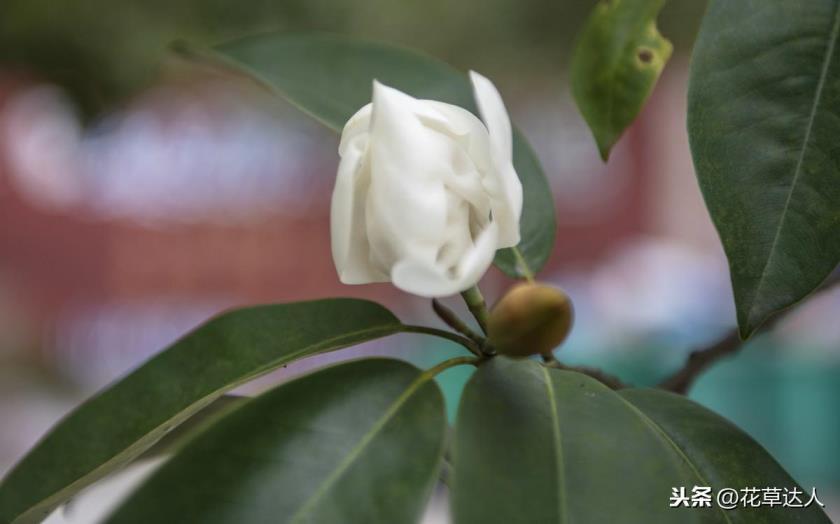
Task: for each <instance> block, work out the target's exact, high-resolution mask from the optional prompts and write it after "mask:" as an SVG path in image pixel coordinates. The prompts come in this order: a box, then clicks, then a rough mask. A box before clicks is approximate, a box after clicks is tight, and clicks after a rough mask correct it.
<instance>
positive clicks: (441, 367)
mask: <svg viewBox="0 0 840 524" xmlns="http://www.w3.org/2000/svg"><path fill="white" fill-rule="evenodd" d="M483 360H484V358H482V357H479V358H475V357H456V358H450V359H449V360H444V361H443V362H441V363H440V364H438V365H437V366H435V367H432V368H429V369H427V370H426V371H424V372H423V375H421V379H431V378H433V377H435V376H436V375H439V374H441V373H443V372H444V371H446V370H447V369H449V368H454V367H455V366H463V365H464V364H471V365H473V366H477V365H479V364H481V362H482V361H483Z"/></svg>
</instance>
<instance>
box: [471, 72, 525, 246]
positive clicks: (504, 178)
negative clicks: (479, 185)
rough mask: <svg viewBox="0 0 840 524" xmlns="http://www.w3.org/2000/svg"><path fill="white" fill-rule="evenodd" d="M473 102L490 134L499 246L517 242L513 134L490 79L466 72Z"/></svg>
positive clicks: (519, 189) (519, 185) (519, 207)
mask: <svg viewBox="0 0 840 524" xmlns="http://www.w3.org/2000/svg"><path fill="white" fill-rule="evenodd" d="M470 80H471V81H472V84H473V91H474V93H475V100H476V103H477V104H478V110H479V112H480V113H481V118H482V119H483V120H484V123H485V125H486V126H487V131H488V133H489V134H490V157H491V159H492V161H493V164H494V168H495V169H493V171H494V173H495V174H496V176H497V180H498V184H499V187H498V189H495V190H494V191H493V194H494V197H495V200H496V201H497V205H496V206H494V208H493V211H494V219H495V220H496V221H497V222H498V224H499V247H511V246H515V245H516V244H518V243H519V239H520V236H519V218H520V216H521V215H522V183H521V182H520V181H519V177H518V176H517V174H516V170H515V169H514V167H513V131H512V128H511V124H510V118H509V117H508V114H507V110H506V109H505V105H504V102H502V97H501V95H500V94H499V92H498V91H497V90H496V87H495V86H494V85H493V83H492V82H490V80H488V79H487V78H485V77H483V76H481V75H480V74H478V73H476V72H475V71H470Z"/></svg>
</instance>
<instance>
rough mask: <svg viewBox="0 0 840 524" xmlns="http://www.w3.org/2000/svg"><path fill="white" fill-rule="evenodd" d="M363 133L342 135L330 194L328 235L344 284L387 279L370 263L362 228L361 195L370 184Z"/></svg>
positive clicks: (363, 201)
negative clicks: (347, 136) (339, 158)
mask: <svg viewBox="0 0 840 524" xmlns="http://www.w3.org/2000/svg"><path fill="white" fill-rule="evenodd" d="M367 140H368V137H367V135H366V134H362V133H359V134H356V136H355V137H353V138H352V139H349V140H345V139H344V137H342V146H343V148H342V152H341V162H340V163H339V165H338V176H337V177H336V181H335V188H334V189H333V194H332V209H331V210H330V238H331V240H332V255H333V262H334V263H335V268H336V271H337V272H338V278H339V279H340V280H341V281H342V282H343V283H345V284H367V283H370V282H387V281H388V275H387V274H386V273H383V272H382V271H379V270H377V269H376V268H375V267H373V266H372V264H371V263H370V246H369V243H368V239H367V231H366V228H365V199H366V194H367V191H368V187H369V186H370V169H369V166H367V165H366V162H365V154H366V152H367Z"/></svg>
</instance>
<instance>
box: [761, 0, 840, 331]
mask: <svg viewBox="0 0 840 524" xmlns="http://www.w3.org/2000/svg"><path fill="white" fill-rule="evenodd" d="M838 33H840V3H837V4H836V5H835V7H834V21H833V23H832V26H831V32H830V33H829V36H828V38H829V41H828V46H827V48H826V52H825V56H824V57H823V63H822V67H821V69H820V77H819V79H818V81H817V88H816V91H815V93H814V102H813V104H812V105H811V112H810V114H809V116H808V123H807V125H806V129H805V137H804V139H803V142H802V148H801V149H800V151H799V157H798V159H797V161H796V169H795V170H794V174H793V180H792V181H791V184H790V189H789V190H788V194H787V197H786V198H785V205H784V207H783V208H782V213H781V216H780V217H779V223H778V224H777V226H776V231H775V233H774V235H773V242H772V244H771V245H770V250H769V251H768V255H767V260H766V261H765V263H764V268H762V270H761V276H759V279H758V285H757V286H756V290H755V293H754V294H753V297H752V300H751V301H750V308H749V313H748V314H747V324H748V326H750V327H751V326H752V324H753V322H752V317H753V316H754V315H755V305H756V302H757V301H758V299H759V298H760V297H761V295H762V290H763V289H764V287H765V283H766V282H767V272H768V270H769V268H770V266H771V261H772V260H773V259H774V255H775V254H776V252H777V251H776V248H777V246H778V243H779V238H780V237H781V232H782V229H784V225H785V221H786V218H787V214H788V209H789V208H790V203H791V201H792V200H793V193H794V192H795V191H796V186H797V183H798V182H799V177H800V175H801V174H802V166H803V164H804V162H805V155H806V153H807V151H808V144H809V143H810V141H811V133H812V131H813V128H814V121H815V120H816V116H817V110H818V109H819V107H820V103H821V102H822V96H823V90H824V89H825V82H826V78H827V77H828V69H829V66H830V64H831V61H832V59H833V57H834V50H835V47H836V44H837V37H838Z"/></svg>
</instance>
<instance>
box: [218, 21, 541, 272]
mask: <svg viewBox="0 0 840 524" xmlns="http://www.w3.org/2000/svg"><path fill="white" fill-rule="evenodd" d="M218 51H219V52H220V53H221V55H222V56H224V57H225V58H226V59H227V60H229V61H232V62H233V63H235V64H237V65H238V66H239V67H241V68H242V69H243V70H245V71H247V72H249V73H250V74H252V75H253V76H254V77H256V78H257V79H259V80H261V81H262V82H263V83H265V84H266V85H268V86H270V87H271V88H273V90H275V91H276V92H277V93H278V94H280V95H281V96H282V97H284V98H286V99H287V100H289V101H290V102H291V103H293V104H295V105H296V106H297V107H299V108H301V109H302V110H303V111H304V112H306V113H308V114H309V115H311V116H313V117H314V118H316V119H317V120H319V121H321V122H323V123H324V124H326V125H327V126H328V127H330V128H331V129H333V130H335V131H338V132H340V131H341V129H342V128H343V127H344V124H345V123H346V122H347V120H348V119H349V118H350V117H351V116H352V115H353V114H354V113H355V112H356V111H358V110H359V109H360V108H361V107H362V106H364V105H365V104H368V103H369V102H370V100H371V89H372V84H373V80H374V79H377V80H379V81H380V82H382V83H384V84H386V85H389V86H391V87H395V88H397V89H399V90H401V91H404V92H406V93H409V94H411V95H412V96H415V97H418V98H425V99H432V100H439V101H443V102H448V103H450V104H455V105H458V106H461V107H464V108H466V109H469V110H470V111H472V112H473V113H477V111H476V109H475V102H474V100H473V96H472V88H471V87H470V84H469V81H468V80H467V77H466V75H464V74H462V73H461V72H459V71H458V70H456V69H454V68H453V67H451V66H449V65H448V64H446V63H444V62H441V61H440V60H437V59H435V58H432V57H430V56H427V55H424V54H421V53H418V52H416V51H412V50H408V49H404V48H401V47H395V46H390V45H386V44H382V43H378V42H370V41H365V40H359V39H356V38H351V37H346V36H340V35H330V34H318V33H315V34H311V33H309V34H268V35H261V36H255V37H249V38H245V39H242V40H237V41H234V42H231V43H228V44H224V45H222V46H220V47H219V48H218ZM514 166H515V167H516V172H517V173H518V174H519V178H520V180H521V181H522V186H523V190H524V199H525V204H524V206H523V209H524V211H523V214H522V221H521V230H522V242H521V243H520V245H519V248H520V251H521V252H522V254H523V256H524V258H525V261H526V262H527V264H528V265H529V266H530V268H531V270H533V271H539V270H540V269H541V268H542V266H543V264H544V263H545V261H546V260H547V259H548V256H549V254H550V253H551V249H552V247H553V245H554V230H555V218H554V201H553V198H552V196H551V190H550V188H549V186H548V182H547V181H546V179H545V175H544V174H543V171H542V167H541V166H540V163H539V160H538V159H537V157H536V155H535V153H534V152H533V150H532V149H531V148H530V147H529V146H528V144H527V142H526V141H525V139H524V138H523V137H522V134H521V133H519V132H517V133H516V137H515V140H514ZM496 265H498V266H499V267H500V268H501V269H502V270H503V271H505V272H506V273H507V274H509V275H511V276H522V272H521V271H520V270H519V268H518V267H517V264H516V261H515V260H514V257H513V256H512V254H511V253H510V250H504V251H501V252H500V253H499V256H497V258H496Z"/></svg>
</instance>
